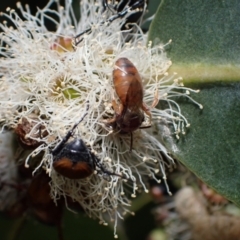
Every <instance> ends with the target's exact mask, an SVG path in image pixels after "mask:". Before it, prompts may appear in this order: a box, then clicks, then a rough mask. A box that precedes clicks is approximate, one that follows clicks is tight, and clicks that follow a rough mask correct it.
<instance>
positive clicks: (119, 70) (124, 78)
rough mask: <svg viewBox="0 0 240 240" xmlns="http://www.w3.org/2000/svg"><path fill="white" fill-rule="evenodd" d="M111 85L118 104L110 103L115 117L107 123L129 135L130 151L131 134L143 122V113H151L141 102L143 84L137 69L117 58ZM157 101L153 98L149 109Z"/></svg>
mask: <svg viewBox="0 0 240 240" xmlns="http://www.w3.org/2000/svg"><path fill="white" fill-rule="evenodd" d="M113 84H114V88H115V91H116V94H117V96H118V98H119V101H120V103H119V104H118V103H117V102H116V101H115V99H113V101H112V105H113V109H114V111H115V116H114V118H113V119H110V120H108V121H107V123H108V124H110V125H111V124H113V125H114V124H116V125H117V127H118V128H119V129H120V130H121V132H123V133H130V134H131V144H130V151H131V149H132V132H133V131H135V130H137V129H138V128H140V127H141V125H142V122H143V121H144V112H145V113H146V114H147V115H148V116H149V118H150V122H151V113H150V109H149V108H148V106H147V105H146V104H145V103H144V102H143V95H144V91H143V84H142V79H141V77H140V75H139V73H138V70H137V68H136V67H135V66H134V65H133V63H132V62H131V61H130V60H129V59H127V58H119V59H118V60H117V61H116V63H115V67H114V70H113ZM157 103H158V99H157V98H155V99H154V102H153V103H152V106H151V107H155V106H156V105H157ZM149 127H150V126H149Z"/></svg>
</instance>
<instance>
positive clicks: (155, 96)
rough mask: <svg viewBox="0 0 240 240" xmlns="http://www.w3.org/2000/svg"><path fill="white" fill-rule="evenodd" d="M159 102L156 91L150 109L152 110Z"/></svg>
mask: <svg viewBox="0 0 240 240" xmlns="http://www.w3.org/2000/svg"><path fill="white" fill-rule="evenodd" d="M158 102H159V98H158V90H156V92H155V94H154V99H153V102H152V105H151V108H154V107H156V106H157V105H158Z"/></svg>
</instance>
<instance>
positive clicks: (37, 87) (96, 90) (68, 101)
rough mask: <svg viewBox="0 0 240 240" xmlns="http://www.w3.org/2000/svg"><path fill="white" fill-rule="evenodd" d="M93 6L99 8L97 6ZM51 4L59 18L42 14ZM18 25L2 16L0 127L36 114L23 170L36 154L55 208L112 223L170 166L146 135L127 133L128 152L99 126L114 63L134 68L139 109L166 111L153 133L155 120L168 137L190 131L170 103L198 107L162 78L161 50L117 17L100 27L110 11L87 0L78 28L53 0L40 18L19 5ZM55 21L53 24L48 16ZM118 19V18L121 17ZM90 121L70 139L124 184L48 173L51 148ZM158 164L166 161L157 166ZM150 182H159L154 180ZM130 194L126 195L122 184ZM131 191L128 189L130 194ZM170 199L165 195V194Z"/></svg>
mask: <svg viewBox="0 0 240 240" xmlns="http://www.w3.org/2000/svg"><path fill="white" fill-rule="evenodd" d="M99 2H100V1H99ZM52 4H56V5H57V10H56V11H54V10H50V6H51V5H52ZM18 8H19V9H20V11H21V14H22V16H23V17H24V18H25V19H24V20H22V19H21V18H20V17H19V16H18V15H17V13H16V12H15V11H13V10H8V13H6V14H5V13H4V14H2V15H4V16H5V17H6V18H7V19H8V21H10V22H11V23H12V24H13V27H9V26H8V25H7V24H6V23H3V24H1V25H0V27H1V29H2V31H3V32H2V33H1V35H0V39H1V48H0V52H1V55H2V58H1V59H0V72H1V78H0V90H1V96H0V121H1V123H2V129H4V128H5V127H7V128H12V129H14V128H16V126H17V124H18V122H19V120H20V119H22V118H23V117H29V116H30V115H31V114H35V116H36V119H38V123H37V125H38V124H39V125H41V126H44V128H45V130H46V131H47V133H48V134H47V136H45V137H43V138H42V137H40V136H39V137H32V133H31V132H30V133H28V135H27V137H29V138H33V139H34V140H38V141H39V142H44V144H42V145H40V146H38V147H37V148H36V149H35V150H34V151H32V152H31V153H30V154H29V156H28V157H27V159H26V166H28V165H29V164H31V161H32V159H33V158H34V156H36V155H38V154H39V153H42V152H44V155H43V158H42V161H40V162H39V165H38V167H37V168H36V170H37V169H38V168H42V167H43V168H44V169H45V170H46V172H47V173H48V174H49V175H50V177H51V179H52V181H51V190H52V192H51V194H52V197H53V199H54V200H57V199H59V198H60V197H61V196H64V197H65V199H66V197H67V196H69V197H70V198H71V199H72V200H73V201H75V202H77V203H79V204H80V205H81V206H82V207H83V209H84V210H85V212H86V213H87V214H88V215H89V216H90V217H94V218H98V219H100V223H102V224H103V225H106V224H107V223H106V220H110V221H113V222H114V226H115V230H116V226H117V219H118V218H122V217H123V216H124V215H125V214H126V213H128V212H129V210H128V208H129V206H130V201H129V197H130V196H131V197H133V198H134V197H136V196H137V193H138V191H141V190H143V191H145V192H148V186H147V181H146V180H147V179H148V178H149V177H150V178H152V179H155V180H156V181H158V182H159V181H160V178H162V179H163V180H164V181H165V182H166V174H165V168H167V167H171V166H172V165H173V164H174V161H173V159H172V158H171V157H170V156H169V155H168V151H167V149H166V148H165V147H164V145H163V144H162V143H161V142H160V141H159V140H158V139H157V138H156V136H154V135H153V134H152V133H151V132H150V131H147V130H144V129H141V130H140V129H139V130H137V131H135V132H134V133H133V138H134V145H133V150H132V152H129V145H130V135H129V134H120V133H118V132H115V131H113V130H112V129H108V128H107V127H106V126H105V124H104V122H103V119H106V118H108V117H109V118H110V117H113V115H114V111H113V109H112V106H111V102H112V96H113V95H114V94H115V90H114V87H113V83H112V71H113V67H114V63H115V61H116V60H117V59H118V58H120V57H126V58H128V59H129V60H131V61H132V62H133V64H134V65H135V66H136V68H137V69H138V71H139V73H140V75H141V77H142V81H143V86H144V102H145V103H146V104H147V105H149V106H150V105H151V103H152V102H153V100H154V98H156V97H157V98H159V99H160V101H165V102H166V103H167V105H168V108H166V109H158V108H154V109H151V113H152V121H153V122H152V125H153V124H154V122H156V123H157V121H156V120H159V119H161V120H164V121H165V122H167V123H168V125H169V127H170V128H172V127H173V132H175V134H176V137H177V138H178V137H179V134H180V133H183V134H184V133H185V128H186V127H188V126H190V124H189V123H188V121H187V119H186V118H185V117H184V115H183V114H182V113H181V109H180V106H179V105H178V104H177V103H176V102H175V101H174V100H173V99H174V98H175V97H177V96H185V97H187V98H188V99H190V100H191V101H192V102H193V103H196V104H197V105H198V106H199V107H200V108H202V106H201V105H200V104H198V103H197V102H195V101H194V100H193V99H192V98H191V97H190V96H189V94H190V92H198V91H194V90H192V89H189V88H186V87H184V86H183V84H182V79H181V78H176V76H175V75H172V76H169V75H168V73H167V70H168V68H169V67H170V66H171V61H170V60H169V59H168V58H167V56H166V53H165V52H164V45H159V46H152V44H151V42H150V43H147V41H146V39H147V37H146V35H145V34H144V33H143V32H142V31H141V29H140V28H139V27H138V26H137V25H135V27H136V28H137V29H138V30H137V31H136V32H135V33H132V32H131V30H124V31H121V27H122V24H123V22H124V20H123V19H117V20H115V21H113V22H112V23H108V24H97V23H102V22H103V21H104V20H106V19H108V18H109V16H111V14H113V13H112V11H106V13H104V14H101V8H100V7H99V6H97V5H96V2H95V1H94V0H90V1H89V0H82V1H81V21H80V22H79V23H78V22H77V21H76V18H75V16H74V14H73V10H72V8H71V3H70V2H68V1H66V6H65V8H63V7H61V6H60V5H59V2H58V1H55V0H50V2H49V4H48V5H47V6H46V7H45V8H44V9H41V10H38V12H37V13H36V15H35V16H33V15H31V13H30V10H29V9H28V7H26V10H25V9H24V8H23V7H22V6H21V4H18ZM49 13H51V14H55V15H56V17H57V20H55V19H53V18H52V17H50V16H49ZM46 18H48V19H50V20H52V22H53V23H55V24H56V26H57V30H56V32H49V31H48V30H47V28H46V27H45V25H44V20H45V19H46ZM124 18H126V17H124ZM89 26H92V29H91V31H90V32H88V33H87V34H84V35H83V36H81V37H82V39H81V42H80V43H79V44H78V45H77V46H75V47H72V45H71V44H70V41H69V39H70V40H71V39H73V36H75V35H77V34H78V33H79V32H81V31H83V30H85V29H87V28H89ZM129 35H131V41H130V42H128V43H125V37H124V36H129ZM86 100H88V101H89V110H88V114H87V116H86V117H85V119H84V120H83V122H82V123H81V124H79V126H78V128H77V130H76V131H75V136H76V137H80V138H82V139H83V140H84V142H85V143H86V144H87V145H88V146H90V147H89V148H91V150H92V151H93V152H94V153H95V154H96V155H97V156H98V157H99V159H101V161H102V163H103V164H104V166H106V168H107V169H110V170H111V171H114V172H116V173H119V174H121V175H122V176H124V177H125V178H128V179H129V180H130V181H128V183H125V180H124V179H121V178H119V177H117V176H112V177H110V179H108V181H107V180H106V179H105V178H104V177H102V176H99V175H98V174H93V175H91V176H90V177H88V178H86V179H81V180H71V179H67V178H65V177H63V176H61V175H59V174H57V173H56V172H55V171H54V170H53V168H52V163H53V156H52V154H51V151H50V149H53V148H54V147H55V146H56V145H57V144H58V143H59V142H60V141H61V139H62V138H63V137H64V135H65V134H66V133H67V131H68V130H69V129H71V127H72V126H73V125H74V124H75V123H76V122H77V121H78V120H79V119H80V117H81V116H82V114H83V113H84V112H85V111H86ZM163 156H164V159H163ZM156 174H157V175H158V176H159V177H157V176H156ZM125 184H128V186H131V187H132V192H130V193H129V192H127V191H126V190H125V187H124V185H125ZM128 189H129V187H128ZM169 193H170V191H169Z"/></svg>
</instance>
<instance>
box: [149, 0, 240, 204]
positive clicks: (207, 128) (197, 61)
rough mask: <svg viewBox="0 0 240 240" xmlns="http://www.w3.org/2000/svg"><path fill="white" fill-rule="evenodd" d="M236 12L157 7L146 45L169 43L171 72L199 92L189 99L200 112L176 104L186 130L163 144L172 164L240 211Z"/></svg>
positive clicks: (168, 4) (231, 7) (173, 3)
mask: <svg viewBox="0 0 240 240" xmlns="http://www.w3.org/2000/svg"><path fill="white" fill-rule="evenodd" d="M239 11H240V2H239V1H237V0H229V1H217V0H214V1H198V0H194V1H178V0H169V1H162V3H161V6H160V7H159V9H158V12H157V14H156V16H155V19H154V21H153V23H152V25H151V27H150V33H149V40H152V41H153V43H156V42H159V41H160V40H161V42H167V41H168V40H169V39H172V40H173V42H172V44H170V45H168V46H167V49H168V53H169V56H170V57H171V59H172V61H173V66H172V67H171V70H170V72H175V71H176V72H178V73H179V75H181V76H182V77H183V79H184V80H185V82H186V83H187V84H186V85H188V86H191V85H192V86H193V88H195V89H196V88H198V89H200V90H201V92H200V93H199V94H195V95H194V99H195V100H197V101H198V102H199V103H201V104H202V105H203V106H204V108H203V110H202V111H200V110H199V109H198V108H196V107H195V106H194V105H193V104H191V103H189V101H188V102H186V101H185V102H184V100H183V99H178V102H179V104H180V105H181V109H182V113H183V114H184V115H185V116H186V117H187V119H188V120H189V121H190V123H191V127H190V128H189V129H188V131H187V134H186V135H185V136H182V137H181V139H180V140H179V141H177V140H176V139H175V140H172V137H164V139H163V140H164V141H165V143H166V144H167V145H168V147H169V149H170V151H171V152H172V154H173V155H174V157H175V158H176V159H178V160H180V161H181V162H182V163H184V165H186V166H187V167H188V168H189V169H190V170H192V171H193V172H194V173H195V174H196V175H197V176H198V177H199V178H201V179H202V180H203V181H204V182H206V183H207V184H208V185H209V186H211V187H212V188H214V189H215V190H217V191H218V192H220V193H221V194H223V195H224V196H226V197H227V198H228V199H230V200H232V201H234V202H235V203H236V204H238V205H239V206H240V193H239V188H240V181H239V179H240V165H239V157H240V148H239V146H240V137H239V131H240V121H239V116H240V101H239V99H240V82H239V80H240V68H239V66H240V64H239V63H240V61H239V60H240V15H239ZM159 39H160V40H159ZM172 141H173V142H172ZM175 144H176V145H175Z"/></svg>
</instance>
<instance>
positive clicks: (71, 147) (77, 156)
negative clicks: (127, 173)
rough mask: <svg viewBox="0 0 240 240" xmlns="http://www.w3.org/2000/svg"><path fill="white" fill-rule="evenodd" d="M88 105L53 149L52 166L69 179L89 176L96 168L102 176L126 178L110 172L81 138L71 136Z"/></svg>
mask: <svg viewBox="0 0 240 240" xmlns="http://www.w3.org/2000/svg"><path fill="white" fill-rule="evenodd" d="M88 109H89V105H87V110H86V113H85V114H84V115H83V116H82V117H81V119H80V120H79V121H78V122H77V123H76V124H74V126H73V127H72V128H71V129H70V130H69V131H68V132H67V134H66V136H65V137H64V138H63V139H62V141H61V142H60V143H59V144H58V145H57V146H56V147H55V149H53V150H52V151H51V152H52V155H53V168H54V169H55V171H56V172H58V173H59V174H61V175H62V176H64V177H67V178H70V179H82V178H86V177H89V176H90V175H92V174H93V172H94V171H95V170H96V171H97V172H98V173H100V174H101V175H103V176H107V177H109V176H118V177H120V178H123V179H126V178H125V177H124V176H121V175H120V174H117V173H115V172H111V171H109V170H107V169H106V168H105V166H104V165H103V164H102V163H101V161H100V159H99V158H98V157H97V156H96V155H95V154H94V153H92V151H91V149H90V148H88V147H87V146H86V144H85V143H84V141H83V140H82V139H81V138H74V139H73V140H72V141H70V142H68V140H69V139H70V138H71V137H73V133H74V130H75V129H76V128H77V126H78V124H79V123H80V122H82V121H83V119H84V117H85V116H86V115H87V111H88Z"/></svg>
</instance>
